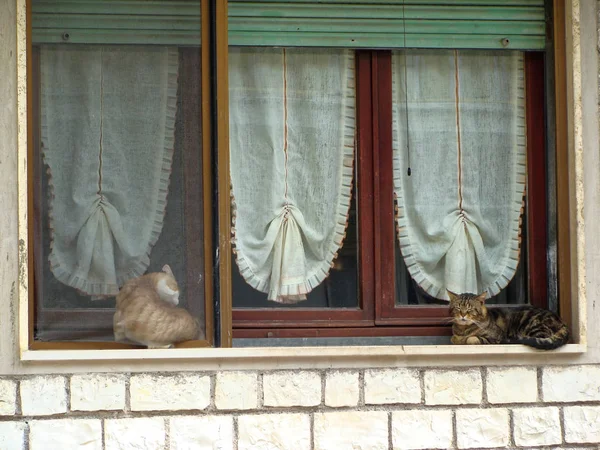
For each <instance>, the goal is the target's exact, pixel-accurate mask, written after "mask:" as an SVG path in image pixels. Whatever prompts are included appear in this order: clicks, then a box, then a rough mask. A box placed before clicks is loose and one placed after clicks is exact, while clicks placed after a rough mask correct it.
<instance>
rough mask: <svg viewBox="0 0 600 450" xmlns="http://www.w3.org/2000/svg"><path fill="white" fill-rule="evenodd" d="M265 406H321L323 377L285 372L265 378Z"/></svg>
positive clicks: (307, 372)
mask: <svg viewBox="0 0 600 450" xmlns="http://www.w3.org/2000/svg"><path fill="white" fill-rule="evenodd" d="M263 397H264V401H263V403H264V405H265V406H316V405H320V404H321V375H320V374H319V373H317V372H309V371H291V370H289V371H284V372H275V373H268V374H265V375H264V376H263Z"/></svg>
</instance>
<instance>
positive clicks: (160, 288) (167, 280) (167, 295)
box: [156, 264, 179, 306]
mask: <svg viewBox="0 0 600 450" xmlns="http://www.w3.org/2000/svg"><path fill="white" fill-rule="evenodd" d="M159 275H160V276H159V277H158V281H157V282H156V292H158V296H159V297H160V298H161V300H163V301H164V302H167V303H170V304H171V305H175V306H177V305H178V304H179V286H178V285H177V281H176V280H175V277H174V276H173V272H172V271H171V268H170V267H169V265H168V264H165V265H164V266H163V268H162V272H159Z"/></svg>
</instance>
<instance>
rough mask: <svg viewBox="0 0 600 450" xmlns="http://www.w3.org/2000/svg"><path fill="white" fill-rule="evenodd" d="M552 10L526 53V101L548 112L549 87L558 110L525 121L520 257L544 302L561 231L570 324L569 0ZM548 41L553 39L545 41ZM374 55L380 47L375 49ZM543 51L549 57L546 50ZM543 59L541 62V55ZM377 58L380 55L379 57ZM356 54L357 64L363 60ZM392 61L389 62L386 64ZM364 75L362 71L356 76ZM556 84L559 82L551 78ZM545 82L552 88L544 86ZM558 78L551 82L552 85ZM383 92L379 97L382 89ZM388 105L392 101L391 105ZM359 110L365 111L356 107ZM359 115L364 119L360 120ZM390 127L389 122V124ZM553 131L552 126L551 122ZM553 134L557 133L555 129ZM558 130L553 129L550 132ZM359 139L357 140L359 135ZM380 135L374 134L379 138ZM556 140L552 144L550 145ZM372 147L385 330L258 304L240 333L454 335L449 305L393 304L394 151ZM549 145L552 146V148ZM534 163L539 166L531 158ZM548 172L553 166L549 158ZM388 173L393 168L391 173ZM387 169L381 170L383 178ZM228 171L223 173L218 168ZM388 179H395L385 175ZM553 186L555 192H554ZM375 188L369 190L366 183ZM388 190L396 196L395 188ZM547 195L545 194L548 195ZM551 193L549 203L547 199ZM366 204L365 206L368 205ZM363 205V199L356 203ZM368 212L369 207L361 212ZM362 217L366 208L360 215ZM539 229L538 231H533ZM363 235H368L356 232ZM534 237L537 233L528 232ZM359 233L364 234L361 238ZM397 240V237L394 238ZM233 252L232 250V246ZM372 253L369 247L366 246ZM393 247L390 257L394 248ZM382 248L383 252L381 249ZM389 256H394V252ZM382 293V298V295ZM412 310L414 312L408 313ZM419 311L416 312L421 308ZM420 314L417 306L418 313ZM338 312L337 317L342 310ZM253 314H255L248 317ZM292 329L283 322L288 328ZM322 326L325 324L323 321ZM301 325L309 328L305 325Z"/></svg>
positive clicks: (385, 132) (537, 301) (377, 292)
mask: <svg viewBox="0 0 600 450" xmlns="http://www.w3.org/2000/svg"><path fill="white" fill-rule="evenodd" d="M547 4H548V5H549V6H548V8H551V9H552V14H551V21H549V22H547V34H549V35H550V36H551V37H552V39H550V42H551V45H547V48H546V51H545V52H544V53H543V52H525V72H526V100H527V105H528V106H530V102H531V104H532V105H535V106H536V108H535V111H538V108H541V109H539V110H542V111H544V113H546V112H547V108H546V107H545V106H544V103H545V101H546V95H547V91H551V92H552V93H551V94H550V95H551V99H552V100H554V107H555V111H556V116H555V117H544V116H539V115H535V114H530V112H532V110H531V108H528V109H527V117H526V126H527V142H528V145H527V159H528V166H527V167H528V169H527V187H526V199H527V200H526V205H527V206H526V207H527V208H528V209H529V214H528V215H527V221H526V227H524V229H523V230H522V232H523V231H524V232H526V233H527V237H528V239H527V245H526V248H523V249H522V250H521V251H522V253H525V254H527V255H528V256H529V255H531V257H527V258H526V259H525V258H523V257H522V261H521V264H523V263H526V264H527V274H528V277H527V280H526V281H527V282H526V285H527V290H528V295H529V296H530V302H531V304H533V305H534V306H538V307H547V306H548V302H547V298H548V278H549V274H548V272H549V268H550V266H551V264H552V263H553V262H549V261H548V258H549V255H548V251H547V250H548V248H547V245H548V239H549V228H550V229H555V230H556V246H557V255H556V261H554V263H555V264H556V266H557V269H556V271H557V284H558V309H559V314H560V315H561V318H563V320H565V322H566V323H567V324H568V326H569V327H570V328H571V329H572V314H571V307H572V305H571V298H572V297H571V296H572V292H571V283H572V280H571V270H570V257H571V256H570V255H571V253H570V252H571V248H570V245H571V243H570V215H569V211H570V206H569V180H568V134H567V131H568V130H567V128H566V124H567V110H566V105H567V98H566V96H567V80H566V70H567V64H566V62H567V61H566V46H565V43H566V40H565V39H566V29H565V27H566V12H565V2H564V1H560V0H553V2H552V4H551V5H550V4H549V2H548V3H547ZM547 41H548V39H547ZM374 53H377V52H376V51H375V52H374ZM545 55H546V56H545ZM540 58H541V60H540ZM544 58H549V61H550V62H551V63H552V62H553V66H554V77H553V78H552V77H550V79H548V80H546V76H545V71H546V67H545V65H544ZM375 59H377V58H375ZM358 61H359V60H358V58H357V63H358ZM388 65H389V66H390V67H389V68H388ZM386 71H387V72H389V73H390V75H391V59H390V61H389V62H387V61H386V60H385V58H381V59H379V60H378V61H375V63H374V64H373V66H372V76H373V77H377V78H378V82H375V83H373V86H374V88H373V93H372V96H373V97H372V100H374V101H376V102H378V104H379V105H380V107H379V108H373V110H372V111H371V112H372V113H373V117H374V119H373V128H378V131H379V133H376V134H375V135H377V136H379V139H382V138H381V137H383V139H385V137H386V136H389V137H390V138H391V136H392V130H391V126H392V125H391V120H389V121H385V120H383V121H379V120H378V114H379V111H381V110H382V106H381V105H384V106H383V109H384V110H385V109H389V110H390V115H391V98H390V97H389V96H387V97H386V96H385V95H383V94H384V93H385V89H378V86H380V85H384V86H386V85H387V84H388V83H389V86H390V89H389V91H390V92H391V78H390V79H389V80H388V79H387V78H388V77H383V78H380V75H379V74H380V73H386ZM358 75H359V73H358V72H357V76H358ZM538 80H542V83H539V82H538V83H536V81H538ZM552 82H554V83H552ZM545 84H547V86H546V85H545ZM553 84H554V85H553ZM357 90H358V92H357V98H359V97H360V83H357ZM380 93H381V94H382V95H380ZM388 103H389V106H388ZM357 111H358V114H359V116H360V114H361V111H360V109H357ZM359 120H360V119H359ZM385 127H389V128H388V129H386V128H385ZM554 127H555V129H554V130H553V128H554ZM357 128H358V130H359V134H360V132H361V131H363V130H364V129H365V128H364V124H363V123H360V122H359V123H358V124H357ZM546 131H547V132H548V135H549V136H548V144H547V143H546V139H547V137H546ZM553 132H554V133H553ZM552 134H554V135H552ZM359 139H360V138H359ZM374 139H376V138H374ZM553 142H554V145H552V143H553ZM362 143H363V142H362V141H360V140H359V145H358V151H359V156H358V158H359V159H360V155H361V152H364V149H361V145H360V144H362ZM551 147H553V150H554V157H555V166H554V167H555V172H556V173H555V174H552V175H551V176H550V177H547V175H546V173H545V171H546V165H547V161H546V157H547V155H546V149H547V148H548V149H551ZM371 148H372V149H373V148H379V149H380V150H381V149H384V151H383V152H381V151H380V152H373V159H374V171H373V173H374V180H373V182H374V183H376V184H379V187H378V188H375V189H374V190H373V194H374V196H373V208H372V209H373V210H375V211H383V212H382V213H381V214H373V221H374V222H373V231H374V233H373V240H374V242H375V243H374V245H373V248H372V251H373V253H374V260H373V262H374V267H375V271H376V272H378V273H379V274H381V273H382V272H384V271H385V276H384V277H383V280H381V279H380V278H375V279H374V280H373V281H375V283H374V285H373V288H374V290H373V292H370V293H366V295H367V299H369V300H370V299H371V297H369V295H372V296H374V297H373V299H374V306H375V318H374V325H384V326H389V327H386V328H381V327H380V328H377V327H376V326H373V327H372V328H370V329H369V331H371V333H369V332H368V331H367V330H365V329H360V328H339V329H337V330H336V329H335V328H334V327H336V326H338V327H339V326H343V325H344V323H343V321H340V322H339V323H337V317H343V316H342V314H344V312H345V311H344V312H342V311H339V310H338V311H336V310H335V309H333V308H331V309H323V310H322V311H319V312H318V315H317V314H316V313H313V314H314V316H313V317H320V316H321V315H323V316H326V315H329V316H330V317H331V320H330V321H328V323H325V324H324V325H322V322H321V321H320V320H319V319H316V320H314V322H313V323H314V326H312V327H309V326H310V323H306V321H305V320H303V321H302V322H301V323H300V324H298V323H296V325H299V327H297V328H294V322H293V321H291V320H288V321H286V320H285V319H283V320H281V318H283V317H285V318H287V317H289V315H292V314H299V313H300V314H302V316H303V318H306V316H307V315H309V314H311V312H310V311H309V310H308V309H305V310H304V311H302V310H298V308H294V309H291V308H290V309H288V310H287V311H279V310H277V311H273V310H269V309H267V308H256V309H253V310H252V311H243V312H242V311H236V310H234V311H233V318H234V321H233V326H234V327H237V328H234V330H233V333H234V336H235V337H236V338H256V337H263V338H264V337H267V338H270V337H317V336H318V337H329V336H357V337H358V336H366V335H368V336H378V335H385V336H426V335H438V336H439V335H449V334H451V332H450V330H449V328H448V327H447V326H446V327H443V326H442V324H443V323H444V322H447V318H448V313H447V308H444V307H421V306H400V307H396V306H395V296H394V295H393V293H394V269H393V266H392V265H390V264H385V261H389V260H390V259H391V260H393V251H394V249H393V248H389V249H388V248H386V247H385V246H383V245H381V241H385V242H388V241H390V239H395V230H394V226H393V224H394V221H393V217H394V211H393V202H392V199H390V198H388V199H386V200H383V201H382V199H381V198H380V196H381V195H382V193H385V188H384V187H385V186H390V185H393V180H392V179H391V178H390V177H391V176H392V173H391V170H389V171H388V170H382V168H383V167H391V162H392V155H391V148H392V146H391V142H389V143H388V142H385V141H384V142H373V143H372V144H371ZM550 151H551V150H550ZM531 162H534V164H531ZM548 166H549V169H548V170H551V168H552V165H551V164H548ZM388 172H389V174H388ZM380 175H382V176H380ZM221 176H223V174H221ZM552 177H555V186H550V192H548V193H546V189H547V180H548V179H550V178H552ZM388 178H390V179H388ZM364 187H365V186H364V180H363V183H361V188H360V189H358V196H359V198H360V196H361V189H364ZM552 187H554V189H555V192H552ZM368 189H369V190H370V188H368ZM389 191H390V194H391V190H389ZM546 195H547V196H548V197H546ZM553 198H554V199H556V200H555V201H556V205H555V206H554V205H553ZM547 199H548V201H547ZM547 206H550V207H553V206H554V207H555V209H556V211H555V214H552V212H550V214H548V213H547V210H546V207H547ZM363 207H364V206H363ZM359 209H360V205H359ZM363 211H364V210H363ZM363 215H364V213H363ZM553 215H554V216H555V218H556V223H555V224H551V223H549V222H548V220H552V218H553V217H552V216H553ZM363 220H364V219H363V218H361V217H360V215H359V219H358V223H359V224H361V225H362V224H363ZM534 230H535V232H534ZM359 236H364V234H363V233H361V231H359ZM531 237H533V238H531ZM359 239H360V238H359ZM392 242H393V241H392ZM359 248H360V249H361V250H363V244H362V243H360V240H359ZM228 250H229V251H231V249H230V246H229V249H228ZM367 251H370V249H369V248H368V247H367ZM390 251H391V255H390V254H389V252H390ZM382 253H383V255H382ZM390 256H391V257H392V258H390ZM363 260H364V256H361V257H360V259H359V264H358V270H359V277H358V282H359V292H360V294H361V295H359V305H361V304H362V306H363V308H364V304H363V303H362V300H361V298H362V296H363V295H365V292H364V288H363V287H362V284H363V283H364V282H365V281H366V282H367V285H368V286H369V285H370V283H371V282H372V279H370V278H368V277H367V278H366V279H365V280H363V278H362V277H363V276H364V273H363V270H364V269H363V268H362V263H363ZM379 299H381V300H379ZM411 310H412V311H411ZM417 311H418V312H417ZM415 312H417V313H416V314H415ZM338 314H339V316H338ZM260 316H262V317H263V318H265V317H272V318H273V320H272V321H271V322H270V323H269V321H268V320H267V319H266V320H257V318H258V317H260ZM251 319H254V320H251ZM286 325H287V326H288V327H289V328H285V326H286ZM319 325H321V327H319ZM399 325H400V326H404V327H403V328H391V327H393V326H399ZM302 327H304V328H302ZM433 328H436V330H435V332H434V333H432V329H433Z"/></svg>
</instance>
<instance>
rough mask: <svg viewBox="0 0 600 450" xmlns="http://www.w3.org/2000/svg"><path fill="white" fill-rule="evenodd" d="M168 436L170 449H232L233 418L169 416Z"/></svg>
mask: <svg viewBox="0 0 600 450" xmlns="http://www.w3.org/2000/svg"><path fill="white" fill-rule="evenodd" d="M169 436H170V437H171V447H170V450H233V418H232V417H228V416H219V417H217V416H182V417H171V418H170V419H169Z"/></svg>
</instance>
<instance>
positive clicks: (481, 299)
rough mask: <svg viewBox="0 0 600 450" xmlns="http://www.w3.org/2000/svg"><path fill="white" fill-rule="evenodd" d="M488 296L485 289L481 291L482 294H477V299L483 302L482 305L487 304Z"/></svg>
mask: <svg viewBox="0 0 600 450" xmlns="http://www.w3.org/2000/svg"><path fill="white" fill-rule="evenodd" d="M486 297H487V292H485V291H483V293H481V294H479V295H478V296H477V301H478V302H479V303H481V304H482V305H485V299H486Z"/></svg>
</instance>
